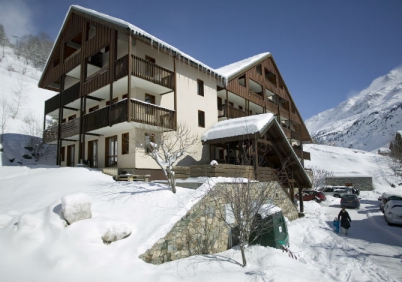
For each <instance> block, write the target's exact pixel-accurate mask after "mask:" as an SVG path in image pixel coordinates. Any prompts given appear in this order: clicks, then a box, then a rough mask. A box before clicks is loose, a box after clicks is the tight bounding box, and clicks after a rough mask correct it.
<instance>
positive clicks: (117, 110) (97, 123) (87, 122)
mask: <svg viewBox="0 0 402 282" xmlns="http://www.w3.org/2000/svg"><path fill="white" fill-rule="evenodd" d="M109 113H110V115H109ZM109 117H110V118H109ZM125 121H127V100H122V101H119V102H117V103H115V104H112V105H111V106H110V112H109V106H106V107H103V108H101V109H98V110H96V111H93V112H90V113H88V114H86V115H85V116H84V130H85V132H88V131H92V130H96V129H99V128H103V127H107V126H109V125H110V126H112V125H115V124H118V123H122V122H125ZM109 123H110V124H109Z"/></svg>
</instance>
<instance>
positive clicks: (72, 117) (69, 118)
mask: <svg viewBox="0 0 402 282" xmlns="http://www.w3.org/2000/svg"><path fill="white" fill-rule="evenodd" d="M76 117H77V115H72V116H69V117H68V120H69V121H70V120H73V119H75V118H76Z"/></svg>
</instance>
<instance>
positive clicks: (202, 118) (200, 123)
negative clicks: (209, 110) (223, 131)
mask: <svg viewBox="0 0 402 282" xmlns="http://www.w3.org/2000/svg"><path fill="white" fill-rule="evenodd" d="M198 126H199V127H205V113H204V112H203V111H198Z"/></svg>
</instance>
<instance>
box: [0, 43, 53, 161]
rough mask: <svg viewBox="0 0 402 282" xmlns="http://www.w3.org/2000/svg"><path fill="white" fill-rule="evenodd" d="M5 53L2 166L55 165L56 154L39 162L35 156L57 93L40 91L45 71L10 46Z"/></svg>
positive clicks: (0, 104)
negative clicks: (46, 111) (45, 116)
mask: <svg viewBox="0 0 402 282" xmlns="http://www.w3.org/2000/svg"><path fill="white" fill-rule="evenodd" d="M4 52H5V56H4V58H2V57H1V58H0V125H1V128H0V135H2V137H1V138H2V139H1V140H2V142H3V145H4V150H3V157H2V160H1V163H2V164H3V165H21V164H22V165H32V164H38V163H42V164H46V163H54V162H55V154H53V156H49V155H47V156H45V157H42V156H41V157H39V159H35V156H32V155H35V152H34V150H35V149H37V146H38V145H39V144H40V143H41V141H40V139H39V138H42V132H43V113H44V105H45V103H44V102H45V101H46V100H47V99H49V98H50V97H52V96H54V95H55V94H56V93H55V92H52V91H48V90H44V89H40V88H38V80H39V77H40V75H41V71H40V70H38V69H36V68H34V67H33V66H32V64H31V62H29V61H27V60H25V59H24V58H23V57H19V58H18V57H17V56H16V55H15V54H14V51H13V49H12V48H10V47H5V49H4ZM45 147H46V148H44V149H45V151H47V152H49V150H48V148H47V146H45ZM42 152H43V150H42Z"/></svg>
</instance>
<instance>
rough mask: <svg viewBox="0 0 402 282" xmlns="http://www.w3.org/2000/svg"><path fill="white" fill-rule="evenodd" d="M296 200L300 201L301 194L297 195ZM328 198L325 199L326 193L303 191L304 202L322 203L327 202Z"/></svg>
mask: <svg viewBox="0 0 402 282" xmlns="http://www.w3.org/2000/svg"><path fill="white" fill-rule="evenodd" d="M295 197H296V199H298V200H299V193H297V194H296V195H295ZM326 199H327V198H326V197H325V195H324V193H322V192H320V191H315V190H306V191H303V201H316V202H318V203H319V202H322V201H325V200H326Z"/></svg>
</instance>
